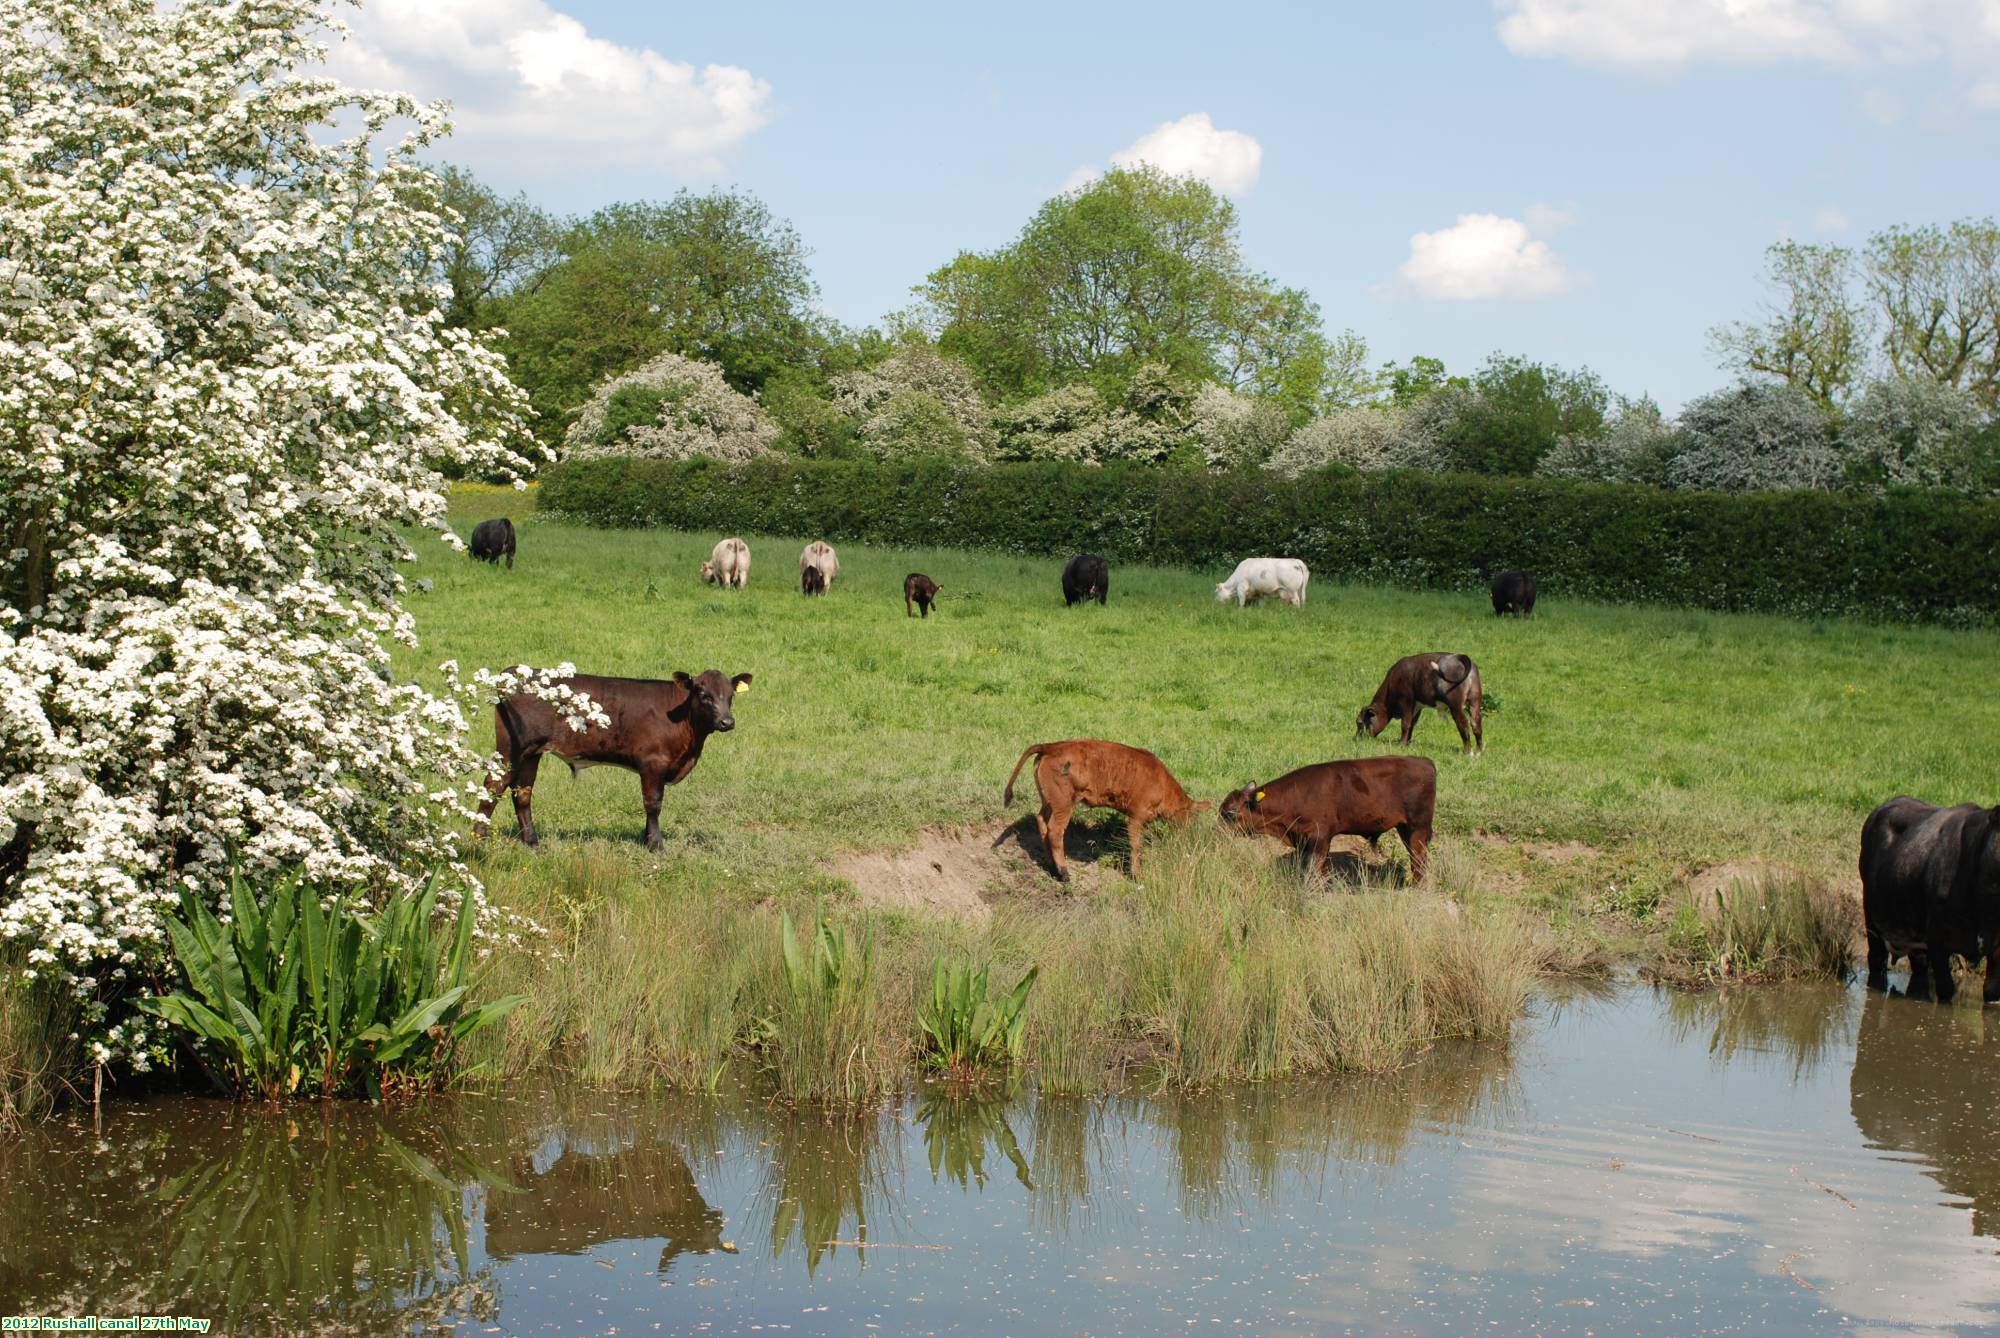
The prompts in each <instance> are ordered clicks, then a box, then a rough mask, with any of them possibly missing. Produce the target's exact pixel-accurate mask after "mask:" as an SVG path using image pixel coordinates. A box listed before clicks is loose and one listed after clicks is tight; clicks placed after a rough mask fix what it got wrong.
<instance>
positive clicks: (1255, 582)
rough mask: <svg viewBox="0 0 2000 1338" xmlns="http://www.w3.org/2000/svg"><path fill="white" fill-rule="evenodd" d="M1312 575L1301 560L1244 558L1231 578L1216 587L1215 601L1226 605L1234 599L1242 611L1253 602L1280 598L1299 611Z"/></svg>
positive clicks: (1231, 574)
mask: <svg viewBox="0 0 2000 1338" xmlns="http://www.w3.org/2000/svg"><path fill="white" fill-rule="evenodd" d="M1311 575H1312V573H1311V572H1309V571H1307V570H1306V564H1305V563H1303V562H1301V561H1299V560H1298V559H1297V558H1244V559H1243V560H1242V561H1241V562H1239V563H1237V564H1236V570H1235V571H1233V572H1231V573H1229V579H1228V580H1226V581H1224V582H1223V583H1222V584H1221V585H1218V586H1216V587H1215V598H1216V600H1217V602H1219V603H1223V604H1227V603H1228V602H1229V601H1230V600H1231V599H1232V598H1233V599H1235V601H1236V607H1237V608H1239V609H1240V608H1242V607H1243V606H1244V605H1245V604H1247V603H1249V602H1250V601H1251V600H1253V599H1262V598H1263V597H1264V596H1266V595H1276V596H1277V597H1278V598H1279V599H1282V600H1284V601H1285V602H1286V603H1287V604H1290V605H1291V606H1292V607H1293V608H1299V607H1301V606H1302V605H1304V603H1305V602H1306V580H1307V578H1309V577H1310V576H1311Z"/></svg>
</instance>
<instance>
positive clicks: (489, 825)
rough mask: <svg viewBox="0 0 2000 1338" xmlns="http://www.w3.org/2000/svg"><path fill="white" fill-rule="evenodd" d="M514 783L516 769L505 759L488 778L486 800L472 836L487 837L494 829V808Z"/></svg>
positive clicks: (473, 825) (481, 807) (480, 808)
mask: <svg viewBox="0 0 2000 1338" xmlns="http://www.w3.org/2000/svg"><path fill="white" fill-rule="evenodd" d="M513 783H514V768H513V767H512V766H511V765H509V764H508V762H507V761H506V759H505V758H504V757H503V758H502V759H501V762H500V769H499V770H498V771H496V772H494V773H493V774H491V775H489V776H487V778H486V800H485V802H484V803H482V804H480V806H479V820H478V821H477V822H475V823H473V824H472V834H473V835H474V836H477V837H481V838H483V837H485V835H486V834H487V832H489V831H491V830H492V829H493V808H494V806H495V805H496V804H498V803H499V802H500V796H501V795H503V794H505V793H507V787H508V786H510V785H512V784H513Z"/></svg>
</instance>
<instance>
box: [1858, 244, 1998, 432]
mask: <svg viewBox="0 0 2000 1338" xmlns="http://www.w3.org/2000/svg"><path fill="white" fill-rule="evenodd" d="M1863 270H1864V273H1865V275H1866V278H1867V285H1868V292H1869V295H1870V297H1871V298H1873V300H1874V303H1875V306H1876V308H1877V310H1878V311H1879V312H1880V313H1881V318H1882V326H1883V333H1882V351H1883V353H1884V355H1885V356H1886V357H1887V359H1888V362H1889V366H1890V368H1891V370H1893V371H1894V372H1895V373H1896V374H1897V375H1898V376H1903V377H1907V378H1923V379H1927V380H1932V381H1936V382H1937V383H1938V384H1940V385H1946V386H1953V387H1956V388H1958V389H1960V390H1963V391H1966V392H1967V393H1968V394H1970V395H1971V396H1972V397H1973V398H1974V399H1975V400H1977V401H1978V402H1979V403H1980V404H1981V405H1982V406H1983V407H1985V408H1986V409H1987V410H1988V411H1989V412H1991V411H1992V410H1994V409H1995V408H1996V407H2000V227H1996V226H1995V224H1994V222H1993V220H1992V219H1990V218H1989V219H1962V220H1960V221H1959V222H1956V223H1953V224H1951V225H1950V226H1949V227H1942V228H1941V227H1938V226H1936V225H1934V224H1933V225H1926V226H1924V227H1916V228H1905V227H1896V228H1889V229H1887V230H1886V231H1883V232H1878V233H1876V234H1875V235H1874V236H1873V237H1871V238H1869V239H1868V248H1867V251H1866V254H1865V256H1864V260H1863Z"/></svg>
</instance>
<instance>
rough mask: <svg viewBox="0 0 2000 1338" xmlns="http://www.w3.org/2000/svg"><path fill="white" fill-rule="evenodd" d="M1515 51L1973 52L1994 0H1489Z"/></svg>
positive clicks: (1985, 31)
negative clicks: (1497, 12) (1494, 1)
mask: <svg viewBox="0 0 2000 1338" xmlns="http://www.w3.org/2000/svg"><path fill="white" fill-rule="evenodd" d="M1496 5H1497V7H1498V8H1499V10H1500V11H1501V15H1502V17H1501V19H1500V25H1499V31H1500V40H1501V41H1502V42H1503V43H1505V44H1506V46H1507V49H1508V50H1510V51H1512V52H1514V53H1515V54H1516V55H1519V56H1548V57H1560V58H1566V59H1570V60H1577V61H1582V62H1584V63H1586V64H1592V65H1617V66H1653V67H1660V68H1664V67H1672V66H1679V65H1685V64H1688V63H1690V62H1693V61H1703V60H1721V61H1737V62H1769V61H1780V60H1808V61H1821V62H1832V63H1840V64H1865V63H1872V62H1876V61H1880V60H1888V61H1891V62H1911V61H1931V60H1937V59H1940V58H1944V59H1951V60H1955V61H1963V60H1967V59H1972V60H1977V59H1978V56H1977V53H1976V52H1974V51H1973V50H1972V48H1975V47H1979V46H1987V47H1991V46H1993V45H1995V44H2000V3H1996V0H1496Z"/></svg>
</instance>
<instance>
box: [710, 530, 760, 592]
mask: <svg viewBox="0 0 2000 1338" xmlns="http://www.w3.org/2000/svg"><path fill="white" fill-rule="evenodd" d="M701 579H702V580H704V581H707V582H708V583H709V584H710V585H726V586H728V587H729V588H730V589H732V590H741V589H742V588H743V587H744V586H746V585H748V584H750V545H749V544H746V543H744V542H743V541H742V540H741V539H724V540H722V541H721V542H719V543H717V544H716V545H715V551H713V552H712V553H710V554H709V555H708V561H706V562H704V563H702V564H701Z"/></svg>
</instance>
